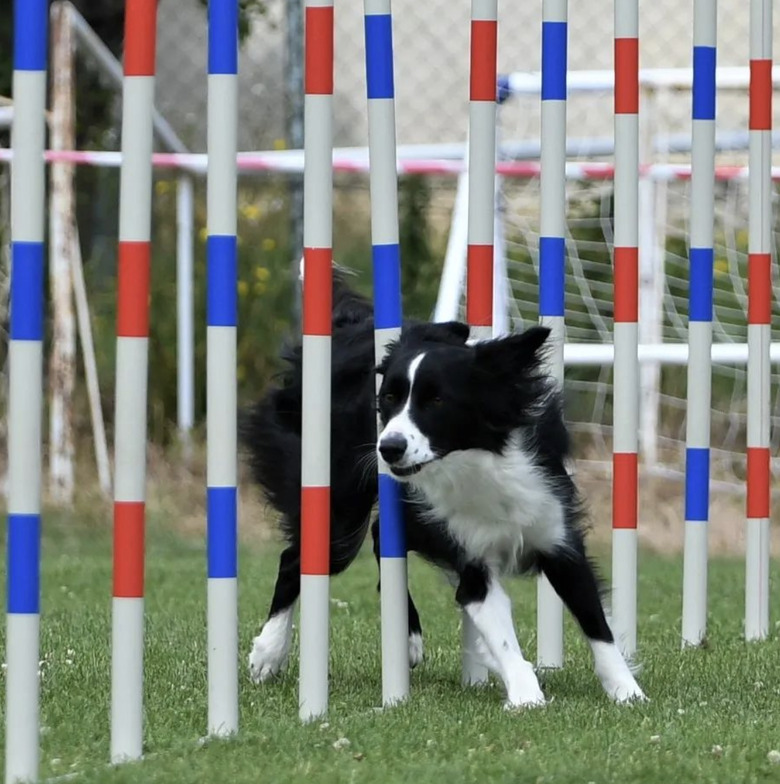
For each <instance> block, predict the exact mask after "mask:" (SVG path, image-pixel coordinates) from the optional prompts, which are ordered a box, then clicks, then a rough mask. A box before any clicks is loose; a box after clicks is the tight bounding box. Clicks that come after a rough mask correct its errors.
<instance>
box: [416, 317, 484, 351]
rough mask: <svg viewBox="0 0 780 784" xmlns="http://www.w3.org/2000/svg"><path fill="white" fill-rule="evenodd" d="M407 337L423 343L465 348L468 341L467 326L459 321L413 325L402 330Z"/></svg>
mask: <svg viewBox="0 0 780 784" xmlns="http://www.w3.org/2000/svg"><path fill="white" fill-rule="evenodd" d="M404 333H405V334H406V335H408V336H409V337H412V336H413V337H414V339H415V340H419V341H421V342H424V343H446V344H449V345H456V346H465V345H466V341H467V340H468V339H469V325H468V324H463V323H462V322H460V321H439V322H432V323H424V324H414V325H412V326H410V327H408V328H407V329H405V330H404Z"/></svg>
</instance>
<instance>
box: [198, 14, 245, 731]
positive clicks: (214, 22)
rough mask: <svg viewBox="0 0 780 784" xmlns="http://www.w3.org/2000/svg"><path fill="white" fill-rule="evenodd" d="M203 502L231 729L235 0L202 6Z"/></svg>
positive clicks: (213, 711) (215, 693)
mask: <svg viewBox="0 0 780 784" xmlns="http://www.w3.org/2000/svg"><path fill="white" fill-rule="evenodd" d="M208 15H209V76H208V173H207V178H208V190H207V211H208V215H207V220H208V239H207V255H208V273H207V286H208V294H207V310H208V312H207V324H208V326H207V329H206V342H207V367H206V376H207V402H206V413H207V430H206V435H207V483H208V490H207V501H208V504H207V505H208V693H209V696H208V732H209V734H210V735H230V734H231V733H234V732H237V731H238V587H237V579H236V578H237V561H238V553H237V527H238V526H237V518H238V510H237V492H236V481H237V462H238V457H237V455H238V453H237V433H236V429H237V416H236V412H237V406H236V323H237V318H238V316H237V310H238V303H237V240H236V185H237V182H236V180H237V167H236V148H237V130H238V0H209V14H208Z"/></svg>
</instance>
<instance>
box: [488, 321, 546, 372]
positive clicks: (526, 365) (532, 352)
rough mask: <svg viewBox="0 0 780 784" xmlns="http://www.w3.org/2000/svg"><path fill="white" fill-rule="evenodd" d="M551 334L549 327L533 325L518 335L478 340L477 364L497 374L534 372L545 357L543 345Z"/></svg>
mask: <svg viewBox="0 0 780 784" xmlns="http://www.w3.org/2000/svg"><path fill="white" fill-rule="evenodd" d="M549 336H550V330H549V328H548V327H531V328H530V329H527V330H526V331H525V332H520V333H518V334H515V335H508V336H506V337H501V338H496V339H494V340H487V341H485V342H484V343H477V344H476V345H475V346H474V352H475V359H474V364H475V367H477V368H478V369H479V370H480V371H482V372H484V373H488V374H490V375H496V376H508V375H515V374H517V373H520V374H522V375H527V374H528V373H532V372H533V371H535V370H537V369H538V368H539V365H540V364H541V362H542V360H543V359H544V351H543V350H542V347H543V346H544V342H545V341H546V340H547V338H548V337H549Z"/></svg>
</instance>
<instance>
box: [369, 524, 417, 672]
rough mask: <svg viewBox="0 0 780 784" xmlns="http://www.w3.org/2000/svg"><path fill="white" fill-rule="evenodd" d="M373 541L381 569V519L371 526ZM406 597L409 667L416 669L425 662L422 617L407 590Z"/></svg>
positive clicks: (378, 584) (379, 584)
mask: <svg viewBox="0 0 780 784" xmlns="http://www.w3.org/2000/svg"><path fill="white" fill-rule="evenodd" d="M371 539H372V541H373V547H374V557H375V558H376V565H377V568H379V519H375V520H374V522H373V523H372V524H371ZM376 589H377V591H380V590H381V589H382V585H381V578H380V579H379V580H377V584H376ZM406 596H407V599H408V602H409V666H410V667H412V668H414V667H416V666H417V665H418V664H420V662H422V660H423V639H422V626H421V624H420V615H419V613H418V612H417V607H416V606H415V604H414V600H413V599H412V594H411V592H410V591H409V590H408V589H407V592H406Z"/></svg>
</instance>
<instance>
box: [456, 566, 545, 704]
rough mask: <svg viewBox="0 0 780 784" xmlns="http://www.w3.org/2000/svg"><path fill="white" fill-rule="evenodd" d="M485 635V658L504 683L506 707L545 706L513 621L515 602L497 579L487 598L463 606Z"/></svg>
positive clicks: (492, 580) (490, 587)
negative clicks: (512, 601) (513, 602)
mask: <svg viewBox="0 0 780 784" xmlns="http://www.w3.org/2000/svg"><path fill="white" fill-rule="evenodd" d="M463 609H464V610H465V611H466V613H467V614H468V616H469V618H471V620H472V621H473V623H474V625H475V626H476V627H477V629H478V630H479V633H480V634H481V635H482V639H483V641H484V644H485V647H486V648H487V651H488V654H489V655H487V656H484V655H483V661H484V662H485V664H486V665H488V666H489V668H490V669H492V670H493V671H494V672H495V673H496V675H498V676H499V677H500V678H501V680H502V681H503V682H504V686H505V688H506V704H505V707H506V708H520V707H530V706H536V705H544V694H542V690H541V688H540V687H539V681H538V680H537V678H536V674H535V673H534V669H533V667H532V666H531V664H530V662H528V661H526V660H525V659H524V658H523V653H522V651H521V650H520V644H519V643H518V642H517V636H516V635H515V628H514V624H513V622H512V604H511V602H510V600H509V597H508V596H507V595H506V593H505V592H504V589H503V588H502V587H501V585H500V584H499V583H498V581H497V580H496V579H495V578H491V580H490V582H489V584H488V592H487V595H486V596H485V599H484V601H481V602H471V603H469V604H467V605H465V607H464V608H463Z"/></svg>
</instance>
